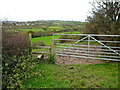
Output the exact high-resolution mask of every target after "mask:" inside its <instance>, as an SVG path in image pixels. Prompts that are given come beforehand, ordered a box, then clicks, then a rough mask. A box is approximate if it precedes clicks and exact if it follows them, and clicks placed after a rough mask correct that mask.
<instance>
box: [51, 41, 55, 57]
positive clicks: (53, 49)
mask: <svg viewBox="0 0 120 90" xmlns="http://www.w3.org/2000/svg"><path fill="white" fill-rule="evenodd" d="M51 54H52V55H55V48H54V39H51Z"/></svg>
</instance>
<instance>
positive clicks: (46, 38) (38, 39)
mask: <svg viewBox="0 0 120 90" xmlns="http://www.w3.org/2000/svg"><path fill="white" fill-rule="evenodd" d="M55 38H60V36H55ZM51 39H53V36H46V37H37V38H32V42H33V43H34V42H40V41H43V42H44V43H45V45H47V46H49V45H50V41H51Z"/></svg>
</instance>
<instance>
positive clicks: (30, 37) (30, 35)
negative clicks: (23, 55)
mask: <svg viewBox="0 0 120 90" xmlns="http://www.w3.org/2000/svg"><path fill="white" fill-rule="evenodd" d="M29 40H30V54H31V55H32V34H31V33H29Z"/></svg>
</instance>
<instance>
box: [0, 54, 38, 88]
mask: <svg viewBox="0 0 120 90" xmlns="http://www.w3.org/2000/svg"><path fill="white" fill-rule="evenodd" d="M2 63H3V64H2V67H3V73H2V74H3V77H2V78H3V81H2V82H3V85H2V87H3V88H4V89H5V88H20V87H21V85H22V83H23V82H25V81H26V79H27V78H30V77H31V73H32V69H33V68H35V65H36V64H37V63H38V61H36V59H35V58H34V57H32V56H21V57H16V56H14V57H9V56H3V62H2Z"/></svg>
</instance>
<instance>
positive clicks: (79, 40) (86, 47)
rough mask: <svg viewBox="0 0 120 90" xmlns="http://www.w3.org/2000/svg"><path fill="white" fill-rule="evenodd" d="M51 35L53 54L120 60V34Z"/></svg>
mask: <svg viewBox="0 0 120 90" xmlns="http://www.w3.org/2000/svg"><path fill="white" fill-rule="evenodd" d="M56 36H57V37H61V36H62V37H64V38H61V39H56ZM53 37H54V39H53V41H54V45H53V46H54V49H53V50H54V54H55V55H59V56H70V57H78V58H83V59H84V58H85V59H88V60H89V59H96V60H111V61H120V35H96V34H54V35H53ZM65 37H67V38H65ZM68 37H69V38H68Z"/></svg>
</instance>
